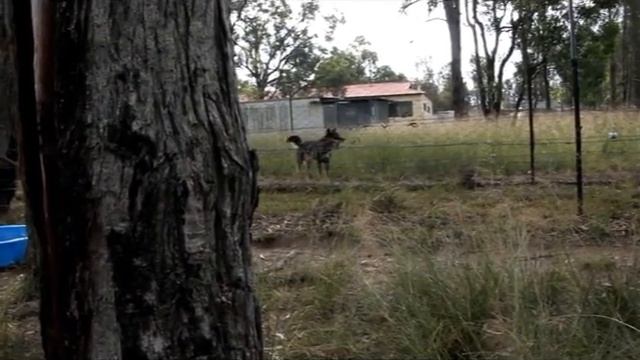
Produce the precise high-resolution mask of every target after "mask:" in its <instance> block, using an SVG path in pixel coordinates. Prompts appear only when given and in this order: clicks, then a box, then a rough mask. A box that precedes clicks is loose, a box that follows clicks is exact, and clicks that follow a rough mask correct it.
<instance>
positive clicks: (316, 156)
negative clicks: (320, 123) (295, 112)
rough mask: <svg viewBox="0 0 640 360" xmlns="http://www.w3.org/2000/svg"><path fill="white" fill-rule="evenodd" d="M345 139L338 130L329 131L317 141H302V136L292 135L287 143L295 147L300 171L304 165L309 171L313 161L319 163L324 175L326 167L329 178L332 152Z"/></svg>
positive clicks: (320, 171) (319, 168)
mask: <svg viewBox="0 0 640 360" xmlns="http://www.w3.org/2000/svg"><path fill="white" fill-rule="evenodd" d="M343 141H345V139H344V138H343V137H342V136H340V134H338V130H337V129H327V132H326V133H325V135H324V136H323V137H322V138H321V139H320V140H316V141H302V139H301V138H300V136H297V135H292V136H289V137H288V138H287V142H288V143H291V144H293V145H295V146H296V147H297V149H298V151H296V162H297V164H298V170H301V169H302V164H306V165H307V170H309V168H310V166H311V162H312V161H316V162H317V163H318V172H319V173H320V175H322V168H323V165H324V169H325V173H326V174H327V176H329V163H330V161H331V152H332V151H333V150H334V149H337V148H338V147H340V143H342V142H343Z"/></svg>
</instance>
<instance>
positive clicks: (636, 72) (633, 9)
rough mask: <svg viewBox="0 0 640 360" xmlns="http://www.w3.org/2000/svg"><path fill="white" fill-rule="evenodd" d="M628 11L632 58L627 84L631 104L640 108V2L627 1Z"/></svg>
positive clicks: (636, 0)
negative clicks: (639, 79)
mask: <svg viewBox="0 0 640 360" xmlns="http://www.w3.org/2000/svg"><path fill="white" fill-rule="evenodd" d="M625 1H626V3H627V8H628V9H629V10H628V14H629V15H628V16H629V19H628V22H629V25H628V28H627V31H628V35H627V36H628V40H629V49H630V50H631V51H630V53H631V56H630V60H629V62H630V70H629V74H628V79H627V82H628V84H629V95H628V96H629V100H630V101H629V102H630V104H633V105H635V106H636V107H640V81H638V78H640V0H625Z"/></svg>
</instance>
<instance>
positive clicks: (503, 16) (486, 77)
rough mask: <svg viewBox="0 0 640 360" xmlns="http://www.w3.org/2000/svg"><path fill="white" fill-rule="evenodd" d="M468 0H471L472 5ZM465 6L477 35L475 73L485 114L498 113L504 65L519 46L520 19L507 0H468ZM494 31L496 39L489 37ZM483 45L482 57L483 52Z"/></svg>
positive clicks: (496, 114)
mask: <svg viewBox="0 0 640 360" xmlns="http://www.w3.org/2000/svg"><path fill="white" fill-rule="evenodd" d="M468 1H471V6H470V7H469V5H468V3H467V2H468ZM465 7H466V9H467V14H468V15H467V16H468V21H469V26H470V27H471V29H472V32H473V35H474V45H475V56H474V65H475V69H474V71H475V74H474V75H475V76H474V77H475V81H476V86H477V88H478V90H479V92H480V103H481V108H482V111H483V114H484V115H485V116H488V115H489V114H493V115H494V116H498V115H499V114H500V111H501V109H502V95H503V88H502V87H503V79H504V68H505V66H506V65H507V63H508V62H509V60H510V59H511V56H512V55H513V52H514V50H515V47H516V39H517V34H518V31H517V27H518V24H519V19H517V18H516V15H515V11H514V8H513V6H512V4H510V2H509V1H507V0H465ZM469 12H470V13H469ZM483 15H484V16H483ZM505 22H506V24H505ZM485 24H486V25H485ZM505 33H507V34H510V40H509V42H508V48H507V52H506V54H505V55H504V56H502V59H500V58H499V56H498V54H499V53H498V51H499V49H500V44H501V41H500V39H501V37H502V36H503V35H504V34H505ZM478 34H479V37H480V43H478ZM490 35H493V39H491V38H489V36H490ZM480 45H481V49H482V53H483V56H482V57H481V56H480V55H479V54H480V53H481V51H480V49H479V48H480Z"/></svg>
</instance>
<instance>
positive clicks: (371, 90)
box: [344, 81, 424, 98]
mask: <svg viewBox="0 0 640 360" xmlns="http://www.w3.org/2000/svg"><path fill="white" fill-rule="evenodd" d="M344 91H345V92H344V97H345V98H354V97H369V96H393V95H413V94H424V92H423V91H421V90H419V89H412V88H411V82H409V81H403V82H386V83H372V84H354V85H347V86H345V87H344Z"/></svg>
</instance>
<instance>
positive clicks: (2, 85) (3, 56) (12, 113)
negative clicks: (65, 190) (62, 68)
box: [0, 0, 18, 214]
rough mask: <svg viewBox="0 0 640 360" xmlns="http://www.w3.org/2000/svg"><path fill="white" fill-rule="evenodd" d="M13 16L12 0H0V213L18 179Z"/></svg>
mask: <svg viewBox="0 0 640 360" xmlns="http://www.w3.org/2000/svg"><path fill="white" fill-rule="evenodd" d="M12 17H13V6H12V3H11V1H10V0H0V22H1V23H0V214H2V213H4V212H6V211H7V210H9V205H10V204H11V200H12V199H13V196H14V195H15V189H16V178H17V173H16V171H17V169H16V163H17V160H18V152H17V143H16V139H15V136H14V135H15V131H14V129H15V123H16V121H17V116H18V88H17V81H18V80H17V77H16V63H15V35H14V32H13V22H12V21H11V19H12Z"/></svg>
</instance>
